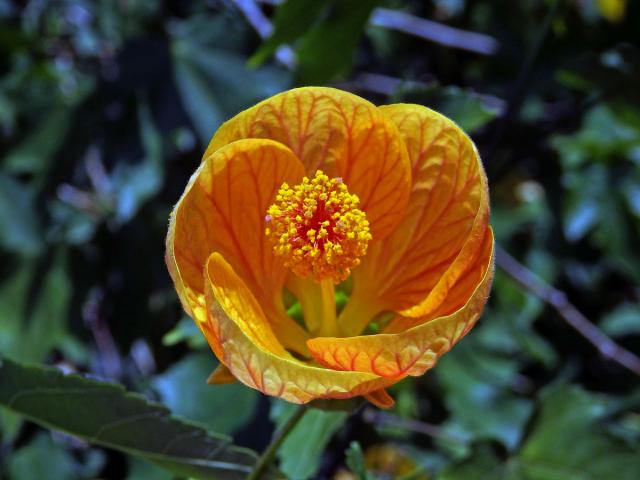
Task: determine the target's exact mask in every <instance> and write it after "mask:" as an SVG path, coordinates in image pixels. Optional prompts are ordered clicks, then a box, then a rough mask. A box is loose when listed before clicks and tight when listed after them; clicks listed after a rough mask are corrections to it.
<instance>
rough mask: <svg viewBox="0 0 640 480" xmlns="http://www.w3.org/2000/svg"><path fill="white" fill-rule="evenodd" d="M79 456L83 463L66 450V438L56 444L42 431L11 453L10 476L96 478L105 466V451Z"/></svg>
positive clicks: (27, 478) (25, 478) (20, 478)
mask: <svg viewBox="0 0 640 480" xmlns="http://www.w3.org/2000/svg"><path fill="white" fill-rule="evenodd" d="M59 437H60V436H59ZM78 456H79V457H81V458H80V460H81V461H78V459H76V457H74V455H72V454H71V453H70V452H69V451H68V450H67V449H65V444H64V438H62V441H58V442H55V441H54V439H52V436H51V435H50V434H48V433H43V432H40V433H38V435H37V436H36V437H35V438H34V439H33V440H32V441H31V442H30V443H29V444H27V445H26V446H24V447H22V448H20V449H18V450H17V451H15V452H13V453H12V454H11V456H10V457H9V458H8V461H7V473H8V474H9V475H8V476H9V478H11V479H15V480H41V479H43V478H47V479H51V480H57V479H65V480H67V479H81V478H95V477H96V475H98V473H99V472H100V470H101V469H102V467H103V466H104V461H105V458H104V452H101V451H99V450H96V449H88V450H84V451H83V452H82V455H78Z"/></svg>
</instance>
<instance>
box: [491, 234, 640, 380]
mask: <svg viewBox="0 0 640 480" xmlns="http://www.w3.org/2000/svg"><path fill="white" fill-rule="evenodd" d="M496 265H498V266H499V267H500V268H501V269H502V270H503V271H504V272H505V273H506V274H507V275H509V276H510V277H511V278H512V279H514V280H515V281H516V282H517V283H519V284H520V285H521V286H522V287H524V288H525V289H527V290H528V291H530V292H531V293H533V294H534V295H535V296H536V297H538V298H539V299H540V300H542V301H544V302H545V303H547V304H548V305H550V306H552V307H553V308H554V309H555V310H556V311H557V312H558V314H559V315H560V316H561V317H562V318H563V319H564V320H565V321H566V322H567V323H568V324H569V325H571V326H572V327H573V328H574V329H575V330H577V331H578V333H580V334H581V335H582V336H583V337H584V338H586V339H587V340H588V341H589V342H590V343H591V344H592V345H593V346H594V347H596V349H597V350H598V351H599V352H600V354H602V356H604V357H606V358H608V359H610V360H612V361H614V362H616V363H617V364H619V365H621V366H623V367H625V368H627V369H628V370H630V371H632V372H633V373H635V374H636V375H640V358H639V357H637V356H636V355H635V354H633V353H632V352H630V351H629V350H627V349H626V348H624V347H622V346H620V345H618V344H617V343H616V342H614V341H613V340H612V339H611V338H609V337H608V336H607V335H605V334H604V332H603V331H602V330H600V329H599V328H598V327H597V326H596V325H594V324H593V323H591V321H589V319H588V318H587V317H585V316H584V315H583V314H582V313H581V312H580V311H579V310H578V309H577V308H576V307H574V306H573V305H572V304H571V303H570V302H569V300H568V299H567V295H566V294H565V293H564V292H562V291H560V290H558V289H556V288H554V287H552V286H551V285H549V284H547V283H546V282H545V281H543V280H542V279H541V278H539V277H538V276H537V275H536V274H534V273H533V272H532V271H531V270H529V269H527V268H526V267H525V266H524V265H522V264H521V263H520V262H518V261H517V260H516V259H515V258H513V257H512V256H511V255H509V254H508V253H507V252H506V251H505V250H504V249H502V248H501V247H500V246H498V245H496Z"/></svg>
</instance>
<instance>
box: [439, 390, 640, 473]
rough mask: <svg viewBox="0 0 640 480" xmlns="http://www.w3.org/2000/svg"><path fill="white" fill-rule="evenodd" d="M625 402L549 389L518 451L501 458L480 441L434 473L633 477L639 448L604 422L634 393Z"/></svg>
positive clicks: (637, 467)
mask: <svg viewBox="0 0 640 480" xmlns="http://www.w3.org/2000/svg"><path fill="white" fill-rule="evenodd" d="M623 403H624V402H623ZM628 403H629V405H622V404H620V402H617V401H611V400H610V399H609V398H607V397H605V396H603V395H596V394H593V393H590V392H587V391H585V390H583V389H581V388H580V387H577V386H567V385H558V386H555V387H553V388H551V389H547V390H546V391H545V392H543V394H542V395H541V405H540V407H539V411H538V412H537V415H536V417H535V418H536V420H535V422H533V423H532V424H531V426H530V433H529V435H528V436H527V437H526V438H525V440H524V442H523V444H522V446H521V448H520V449H519V451H517V452H515V453H513V454H512V456H511V457H509V458H507V459H505V460H501V458H500V456H499V455H498V453H497V452H495V451H494V450H495V449H492V448H491V446H490V445H486V444H478V445H476V448H475V449H474V452H473V454H472V455H471V456H470V457H469V458H468V459H466V460H465V461H463V462H461V463H459V464H458V465H455V466H453V467H450V468H447V469H446V470H445V471H444V472H443V473H442V474H441V475H440V476H439V477H438V479H440V480H463V479H465V480H466V479H468V478H482V479H487V480H493V479H508V480H595V479H601V478H602V479H604V478H607V479H608V478H612V479H613V478H615V479H616V480H635V479H636V478H637V476H638V472H639V471H640V455H638V449H637V448H634V447H632V446H630V445H629V444H627V443H625V442H624V441H622V440H620V439H619V438H616V437H614V436H613V435H611V434H610V433H609V431H608V429H607V428H605V425H606V423H609V422H611V419H610V417H611V416H612V415H613V414H615V413H617V412H618V410H619V409H620V407H624V408H627V407H636V408H637V406H638V398H637V395H635V396H634V395H632V396H631V397H630V400H629V402H628ZM605 422H606V423H605ZM609 430H610V429H609Z"/></svg>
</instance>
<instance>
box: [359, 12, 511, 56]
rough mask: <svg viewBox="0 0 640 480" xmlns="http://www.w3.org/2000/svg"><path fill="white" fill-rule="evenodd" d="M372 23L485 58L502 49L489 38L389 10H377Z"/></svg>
mask: <svg viewBox="0 0 640 480" xmlns="http://www.w3.org/2000/svg"><path fill="white" fill-rule="evenodd" d="M369 23H370V24H371V25H375V26H376V27H383V28H388V29H391V30H398V31H400V32H403V33H408V34H410V35H415V36H417V37H420V38H424V39H425V40H429V41H431V42H435V43H439V44H440V45H446V46H447V47H453V48H459V49H461V50H467V51H469V52H475V53H481V54H483V55H493V54H494V53H496V52H497V51H498V48H499V46H500V45H499V44H498V41H497V40H496V39H495V38H493V37H490V36H489V35H485V34H483V33H476V32H469V31H467V30H461V29H459V28H454V27H450V26H448V25H444V24H442V23H438V22H434V21H433V20H427V19H425V18H420V17H416V16H414V15H411V14H410V13H406V12H401V11H399V10H391V9H389V8H376V9H375V10H374V11H373V14H372V15H371V18H370V19H369Z"/></svg>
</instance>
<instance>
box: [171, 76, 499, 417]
mask: <svg viewBox="0 0 640 480" xmlns="http://www.w3.org/2000/svg"><path fill="white" fill-rule="evenodd" d="M488 221H489V197H488V191H487V179H486V175H485V173H484V171H483V168H482V164H481V162H480V159H479V156H478V153H477V150H476V149H475V147H474V145H473V143H472V142H471V140H470V139H469V138H468V137H467V136H466V135H465V134H464V132H462V130H460V128H459V127H458V126H456V125H455V124H454V123H453V122H452V121H450V120H449V119H447V118H446V117H444V116H442V115H440V114H438V113H436V112H434V111H432V110H429V109H427V108H425V107H422V106H419V105H409V104H396V105H388V106H383V107H375V106H374V105H372V104H371V103H369V102H367V101H366V100H364V99H362V98H360V97H358V96H355V95H352V94H350V93H346V92H342V91H340V90H335V89H331V88H319V87H309V88H300V89H295V90H291V91H288V92H284V93H281V94H279V95H276V96H274V97H272V98H269V99H267V100H265V101H263V102H261V103H259V104H258V105H256V106H254V107H253V108H250V109H249V110H246V111H244V112H242V113H240V114H238V115H237V116H236V117H234V118H232V119H231V120H229V121H228V122H226V123H225V124H224V125H223V126H222V127H221V128H220V129H219V130H218V131H217V132H216V134H215V135H214V136H213V138H212V140H211V142H210V144H209V147H208V148H207V150H206V152H205V154H204V159H203V161H202V163H201V165H200V167H199V168H198V169H197V171H196V172H195V173H194V174H193V176H192V177H191V180H190V181H189V184H188V185H187V188H186V190H185V192H184V194H183V195H182V197H181V198H180V200H179V201H178V204H177V205H176V207H175V209H174V211H173V214H172V215H171V221H170V225H169V234H168V236H167V265H168V268H169V272H170V273H171V277H172V279H173V281H174V284H175V287H176V290H177V292H178V295H179V297H180V300H181V302H182V306H183V307H184V309H185V311H186V312H187V313H188V314H189V315H190V316H191V317H193V319H194V320H195V322H196V323H197V325H198V327H199V328H200V330H201V331H202V332H203V334H204V335H205V337H206V338H207V341H208V342H209V344H210V345H211V348H212V349H213V351H214V353H215V354H216V356H217V357H218V359H219V360H220V362H221V366H220V368H218V370H216V372H214V374H213V375H212V381H213V382H216V383H222V382H226V381H232V380H235V379H237V380H240V381H241V382H243V383H244V384H246V385H248V386H250V387H252V388H256V389H258V390H260V391H261V392H263V393H265V394H267V395H273V396H276V397H280V398H283V399H285V400H288V401H290V402H295V403H307V402H309V401H311V400H314V399H327V398H335V399H342V398H350V397H354V396H360V395H362V396H365V397H366V398H367V399H369V400H370V401H372V402H373V403H375V404H376V405H379V406H381V407H388V406H390V405H392V404H393V400H392V399H391V397H390V396H389V395H388V394H387V393H386V391H385V388H386V387H388V386H389V385H392V384H394V383H396V382H398V381H400V380H402V379H403V378H405V377H407V376H409V375H411V376H417V375H422V374H423V373H424V372H426V371H427V370H429V369H430V368H432V367H433V366H434V364H435V363H436V361H437V359H438V358H439V357H440V356H441V355H442V354H444V353H445V352H447V351H448V350H449V349H451V347H452V346H453V345H454V344H455V343H456V342H457V341H458V340H459V339H460V338H462V337H463V336H464V335H465V334H466V333H467V332H468V331H469V330H470V329H471V327H472V326H473V325H474V323H475V322H476V320H477V319H478V317H479V316H480V313H481V311H482V308H483V306H484V303H485V302H486V299H487V296H488V294H489V289H490V286H491V280H492V277H493V233H492V230H491V227H490V226H489V223H488ZM336 288H337V289H339V290H343V291H348V292H350V295H349V299H348V301H347V303H346V305H344V307H343V308H341V309H340V311H337V308H336V300H335V298H336V295H335V292H336ZM294 297H295V299H297V301H298V302H299V303H300V305H301V308H302V313H303V321H296V320H295V319H294V318H292V317H291V316H289V315H288V314H287V306H288V305H287V303H288V302H289V301H290V299H291V298H294Z"/></svg>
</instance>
